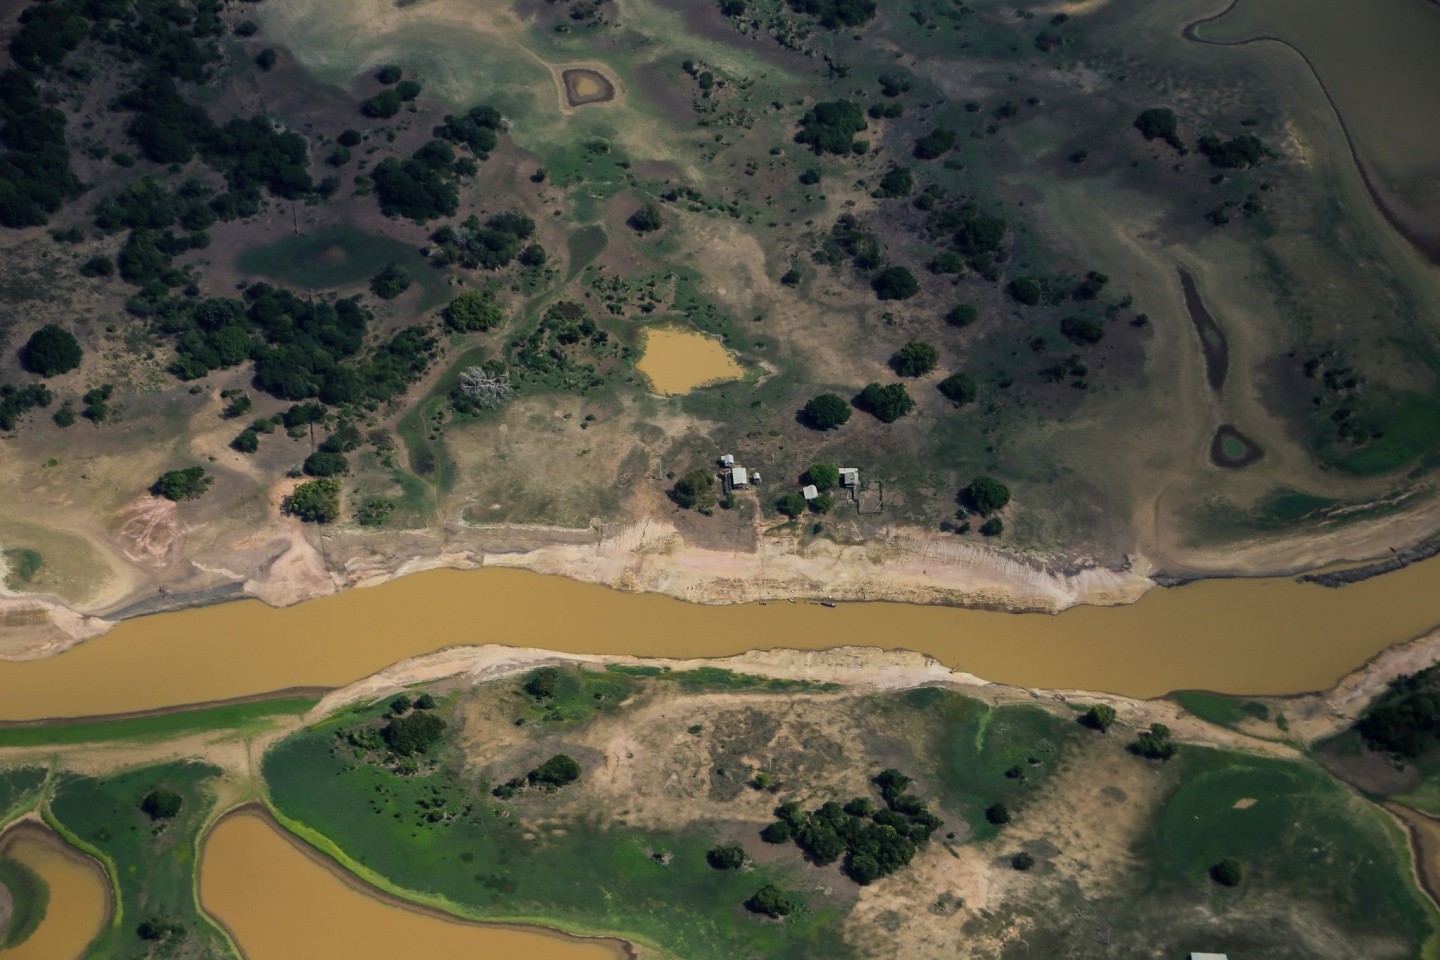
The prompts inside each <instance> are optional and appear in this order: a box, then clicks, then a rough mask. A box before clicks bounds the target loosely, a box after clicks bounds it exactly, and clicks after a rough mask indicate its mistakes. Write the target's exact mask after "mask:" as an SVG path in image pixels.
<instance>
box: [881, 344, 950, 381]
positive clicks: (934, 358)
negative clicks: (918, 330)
mask: <svg viewBox="0 0 1440 960" xmlns="http://www.w3.org/2000/svg"><path fill="white" fill-rule="evenodd" d="M939 362H940V351H939V350H936V349H935V348H934V347H933V346H931V345H930V344H928V343H921V342H919V341H917V340H911V341H910V342H909V343H907V344H905V346H903V347H901V348H900V349H899V350H896V351H895V353H894V355H893V356H891V357H890V369H891V370H894V371H895V372H896V373H897V374H899V375H900V376H902V377H923V376H925V374H927V373H929V372H930V371H931V370H934V369H935V365H936V364H937V363H939Z"/></svg>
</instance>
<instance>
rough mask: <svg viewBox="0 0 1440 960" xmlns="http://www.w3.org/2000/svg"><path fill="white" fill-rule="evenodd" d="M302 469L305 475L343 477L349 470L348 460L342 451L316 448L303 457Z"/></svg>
mask: <svg viewBox="0 0 1440 960" xmlns="http://www.w3.org/2000/svg"><path fill="white" fill-rule="evenodd" d="M302 469H303V470H304V471H305V475H306V476H307V477H343V476H344V475H345V474H347V473H349V472H350V461H349V460H348V459H346V457H345V454H343V453H335V452H333V451H328V450H317V451H315V452H314V453H312V454H310V456H308V457H306V458H305V464H304V466H303V467H302Z"/></svg>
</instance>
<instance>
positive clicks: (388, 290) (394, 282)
mask: <svg viewBox="0 0 1440 960" xmlns="http://www.w3.org/2000/svg"><path fill="white" fill-rule="evenodd" d="M408 289H410V274H408V273H406V272H405V269H404V268H403V267H401V266H400V265H399V264H398V263H393V262H392V263H387V264H386V265H385V269H384V270H381V271H380V272H379V273H377V274H375V276H373V277H371V278H370V292H371V293H373V294H375V296H377V297H379V298H380V299H381V300H394V299H395V298H396V297H398V296H400V294H402V293H404V292H405V291H406V290H408Z"/></svg>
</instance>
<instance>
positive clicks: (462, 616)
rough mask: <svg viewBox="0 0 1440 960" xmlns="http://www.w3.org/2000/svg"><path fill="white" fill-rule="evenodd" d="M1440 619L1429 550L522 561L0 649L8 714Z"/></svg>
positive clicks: (1388, 636) (1378, 634)
mask: <svg viewBox="0 0 1440 960" xmlns="http://www.w3.org/2000/svg"><path fill="white" fill-rule="evenodd" d="M1436 624H1440V558H1432V559H1430V560H1426V561H1423V562H1421V563H1417V564H1414V565H1412V566H1410V567H1407V568H1405V569H1404V570H1400V571H1398V572H1396V573H1390V574H1386V575H1385V576H1381V577H1375V578H1373V579H1370V580H1366V581H1364V582H1362V583H1357V584H1352V585H1350V586H1346V587H1342V588H1340V589H1329V588H1326V587H1321V586H1317V585H1315V584H1308V583H1297V582H1295V581H1294V580H1291V579H1267V580H1207V581H1203V582H1201V583H1195V584H1191V585H1189V586H1184V587H1177V588H1173V589H1157V590H1153V591H1151V592H1150V593H1149V594H1147V595H1146V596H1145V597H1143V598H1142V599H1141V600H1140V601H1139V602H1138V603H1135V604H1133V605H1130V606H1125V607H1080V608H1077V609H1074V610H1070V611H1067V612H1066V613H1062V614H1060V615H1058V616H1052V615H1048V614H1010V613H995V612H990V611H983V610H966V609H956V608H950V607H922V606H912V605H906V604H896V603H851V604H841V605H840V606H839V607H838V608H835V609H828V608H825V607H822V606H820V605H819V604H814V603H803V602H801V603H793V604H792V603H787V602H784V601H771V602H770V603H769V604H768V605H765V606H761V605H759V604H754V603H752V604H744V605H737V606H723V607H716V606H701V605H698V604H689V603H684V602H682V601H679V600H672V599H670V598H668V597H662V596H656V595H653V594H627V593H621V592H618V591H614V590H610V589H607V588H605V587H599V586H595V585H592V584H582V583H576V582H574V581H571V580H565V579H563V578H560V577H547V576H541V575H539V574H533V573H528V572H525V571H519V570H500V569H488V570H473V571H457V570H434V571H429V572H426V573H419V574H413V575H411V576H408V577H402V578H400V579H398V580H394V581H391V582H390V583H387V584H384V585H382V586H378V587H373V588H366V589H357V590H349V591H346V592H344V593H340V594H337V595H334V596H330V597H324V598H321V599H319V600H311V601H308V602H306V603H302V604H299V605H297V606H294V607H289V608H287V609H283V610H276V609H273V608H271V607H267V606H265V605H264V604H261V603H260V602H259V601H255V600H244V601H240V602H236V603H226V604H221V605H217V606H213V607H205V608H201V609H195V610H185V611H180V612H177V613H164V614H158V615H155V616H150V617H142V618H139V619H136V620H130V621H127V622H125V623H122V624H120V625H119V626H117V627H116V628H115V629H114V630H113V631H111V632H110V633H109V634H106V635H104V636H102V637H98V638H96V639H93V640H90V641H88V642H86V643H83V644H81V645H79V646H78V647H76V648H74V649H72V650H70V651H69V652H67V653H64V654H61V655H60V656H58V657H52V658H50V659H46V660H36V661H32V662H28V663H0V718H3V719H7V720H25V719H35V718H41V717H67V716H82V715H90V714H103V713H121V712H128V711H134V710H148V709H155V708H160V707H166V706H173V705H176V704H185V703H199V702H204V701H209V700H221V699H226V698H230V697H240V696H245V695H249V694H256V693H263V692H266V691H271V690H279V689H283V688H287V687H296V686H328V687H333V686H340V685H343V684H345V683H348V682H350V681H352V680H356V679H358V678H360V677H364V676H366V675H368V674H370V673H373V672H375V671H376V670H378V669H380V668H381V667H384V666H386V665H387V664H390V663H393V662H395V661H396V660H401V659H404V658H406V657H410V656H414V655H417V654H421V653H426V652H429V651H432V650H437V649H440V648H443V647H448V646H455V645H458V644H477V643H505V644H512V645H515V646H524V647H540V648H544V649H550V650H559V651H564V652H570V653H628V654H635V655H639V656H665V657H701V656H707V657H708V656H720V655H725V654H734V653H740V652H743V651H745V650H749V649H755V648H766V647H795V648H804V649H823V648H826V647H836V646H844V645H849V644H854V645H862V646H875V647H884V648H907V649H911V650H918V651H922V652H924V653H927V654H930V655H931V656H934V657H936V658H937V659H939V660H941V661H943V662H944V663H946V664H947V665H950V666H953V667H956V668H958V669H961V670H965V671H968V672H970V673H973V674H976V675H978V676H981V677H984V678H985V679H987V680H995V681H1000V682H1004V683H1010V684H1015V685H1018V686H1025V687H1046V688H1056V689H1083V690H1099V691H1108V692H1113V693H1120V694H1125V695H1128V696H1134V697H1153V696H1158V695H1160V694H1164V693H1167V692H1169V691H1171V690H1177V689H1208V690H1216V691H1221V692H1226V693H1237V694H1238V693H1245V694H1258V693H1271V694H1282V693H1297V692H1302V691H1310V690H1318V689H1323V688H1326V687H1328V686H1330V685H1331V684H1332V683H1333V682H1334V681H1335V680H1336V679H1338V678H1339V677H1341V676H1343V675H1344V674H1346V673H1348V672H1349V671H1351V670H1353V669H1355V668H1356V667H1358V666H1360V665H1361V664H1363V663H1364V662H1365V661H1366V660H1368V659H1369V658H1370V657H1372V656H1374V655H1375V654H1376V653H1378V652H1379V651H1381V650H1383V649H1384V648H1385V647H1387V646H1390V645H1392V644H1395V643H1399V642H1402V641H1405V640H1409V639H1411V638H1412V637H1415V636H1418V635H1420V634H1422V633H1424V632H1426V631H1428V630H1429V629H1430V628H1431V627H1433V626H1435V625H1436Z"/></svg>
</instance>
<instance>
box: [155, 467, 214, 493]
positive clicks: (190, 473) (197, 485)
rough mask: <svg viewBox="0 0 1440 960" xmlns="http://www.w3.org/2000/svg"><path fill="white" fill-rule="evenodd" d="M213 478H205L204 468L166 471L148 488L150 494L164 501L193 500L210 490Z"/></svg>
mask: <svg viewBox="0 0 1440 960" xmlns="http://www.w3.org/2000/svg"><path fill="white" fill-rule="evenodd" d="M214 482H215V478H214V477H210V476H207V475H206V473H205V468H204V467H186V468H184V469H183V470H168V471H166V472H165V473H162V474H160V479H158V480H156V481H155V482H154V483H153V484H151V486H150V492H151V493H153V494H154V495H155V496H157V497H164V498H165V499H166V500H175V501H179V500H194V499H195V498H196V497H198V496H200V495H201V494H203V493H204V492H205V491H206V490H208V489H209V488H210V484H212V483H214Z"/></svg>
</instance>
